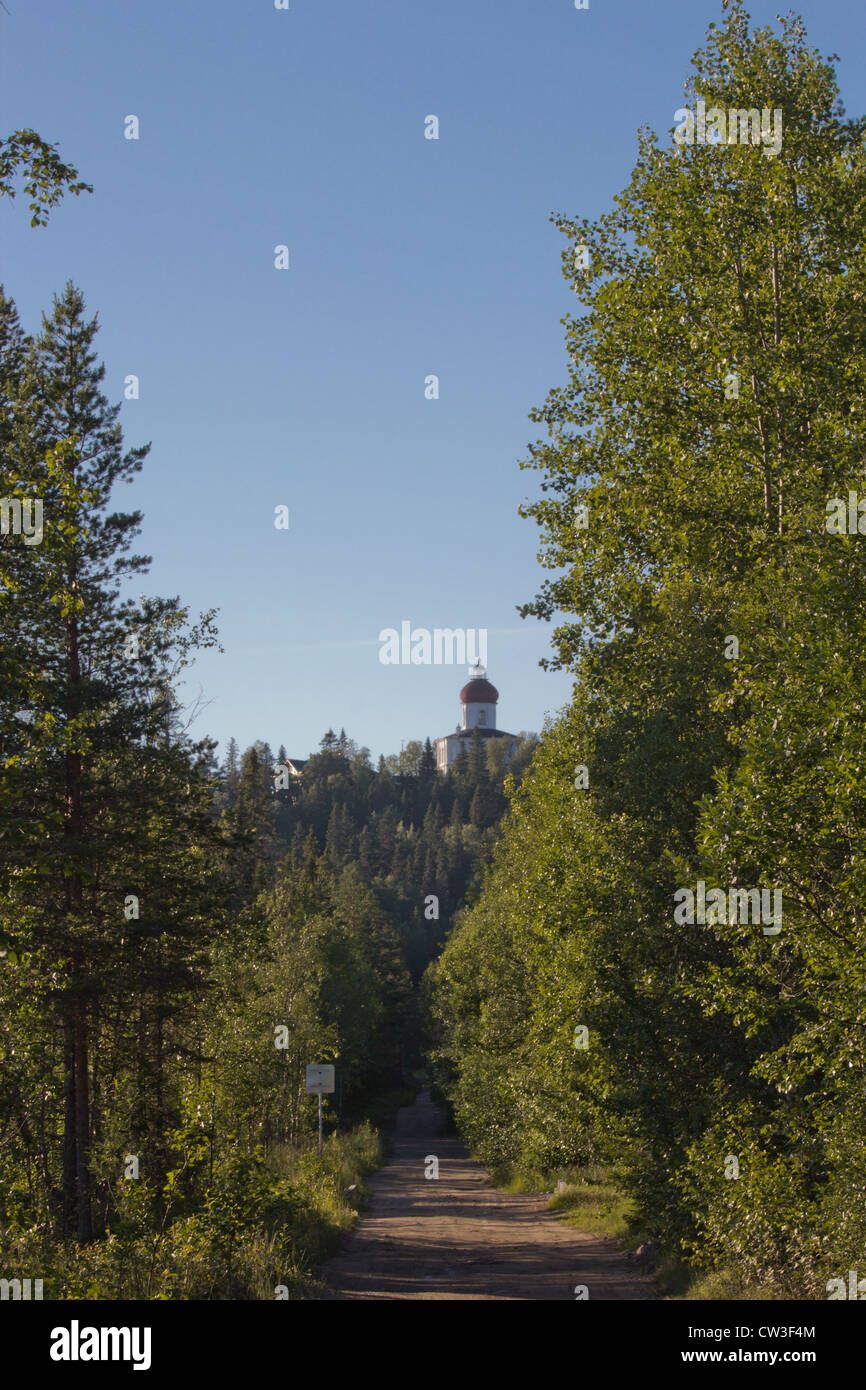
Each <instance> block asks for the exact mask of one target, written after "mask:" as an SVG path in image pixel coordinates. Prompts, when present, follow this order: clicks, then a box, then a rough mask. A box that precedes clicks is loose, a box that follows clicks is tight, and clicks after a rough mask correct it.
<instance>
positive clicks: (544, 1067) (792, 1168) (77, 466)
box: [0, 0, 866, 1299]
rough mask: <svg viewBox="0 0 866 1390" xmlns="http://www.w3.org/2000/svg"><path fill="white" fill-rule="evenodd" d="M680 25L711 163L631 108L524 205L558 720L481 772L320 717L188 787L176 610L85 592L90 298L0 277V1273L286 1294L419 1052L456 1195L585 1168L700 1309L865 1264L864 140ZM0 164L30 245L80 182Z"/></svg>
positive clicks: (54, 170)
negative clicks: (603, 158)
mask: <svg viewBox="0 0 866 1390" xmlns="http://www.w3.org/2000/svg"><path fill="white" fill-rule="evenodd" d="M723 8H724V12H725V19H724V23H723V24H722V25H721V26H719V27H712V28H711V30H710V34H709V37H708V40H707V44H706V47H705V48H704V49H703V50H701V51H700V52H699V53H698V54H697V55H696V56H695V59H694V64H693V72H692V75H691V77H690V79H689V81H688V84H687V90H686V98H685V100H686V102H687V106H688V108H689V109H694V108H695V107H696V104H697V103H698V102H703V103H704V107H705V110H706V111H707V112H711V111H716V112H719V113H720V116H719V117H716V118H715V120H716V126H717V127H718V124H719V120H720V119H721V118H724V115H725V113H726V112H729V111H730V112H733V113H739V115H740V139H739V140H737V139H736V138H735V139H734V140H730V139H729V140H728V141H727V142H725V141H724V140H722V141H721V143H720V142H719V141H713V140H711V139H706V140H703V141H701V140H700V139H698V140H697V141H695V140H694V139H693V140H692V141H691V142H689V141H681V142H676V141H675V142H674V143H673V145H669V144H666V145H664V146H662V145H661V144H660V143H659V141H658V139H657V137H656V136H655V135H654V133H653V132H652V131H649V130H644V131H642V132H641V137H640V150H639V157H638V161H637V164H636V166H635V169H634V171H633V174H632V178H631V181H630V183H629V185H628V187H627V188H626V189H625V190H624V191H623V192H622V193H621V194H620V195H619V196H618V197H617V198H616V199H615V200H614V205H613V208H612V210H611V211H609V212H608V213H606V214H604V215H603V216H601V217H600V218H599V219H597V220H596V221H592V222H591V221H588V220H586V219H573V218H570V217H567V216H565V215H557V216H556V217H555V218H554V221H555V223H556V225H557V227H558V228H559V230H560V231H561V232H562V233H563V235H564V238H565V241H566V248H565V250H564V251H563V256H562V265H563V273H564V275H565V278H566V281H567V283H568V285H569V287H570V289H572V290H573V292H574V295H575V296H576V300H577V303H578V305H579V306H580V307H579V308H578V310H577V311H576V312H575V313H574V314H572V315H571V316H570V317H569V318H568V319H567V320H565V346H566V352H567V360H568V368H567V371H568V379H567V382H566V384H565V385H563V386H558V387H555V388H554V389H553V390H552V391H551V392H550V394H549V396H548V398H547V399H546V401H545V402H544V404H543V405H542V406H541V407H540V408H539V409H538V410H537V411H536V412H535V413H534V415H533V419H534V420H535V422H536V423H538V424H539V425H540V426H542V427H544V429H545V430H546V434H545V435H544V437H543V438H541V439H540V440H539V441H538V442H537V443H536V444H534V445H533V446H531V449H530V453H529V457H528V458H527V459H526V460H525V461H524V464H523V465H522V466H524V467H525V468H527V469H528V470H530V473H537V474H538V477H539V482H538V490H537V495H536V496H535V498H534V500H530V501H529V502H528V503H527V504H526V505H525V506H524V508H523V511H524V513H525V515H526V516H527V518H530V519H533V520H534V521H535V522H536V523H537V525H538V527H539V529H540V536H541V542H540V544H541V555H540V557H539V558H540V561H541V564H542V566H543V567H544V569H545V570H546V571H548V572H550V573H551V577H549V578H547V579H545V580H544V582H543V583H542V584H541V586H540V589H539V592H538V593H537V595H536V596H535V597H534V598H530V599H527V601H526V603H525V605H524V607H523V609H522V611H523V613H524V615H525V616H530V615H531V616H535V617H537V618H541V619H544V620H551V621H555V622H556V626H555V628H554V630H553V639H552V640H553V656H552V658H551V660H550V664H551V665H552V666H553V667H554V668H561V669H565V670H568V671H569V672H571V673H573V676H574V695H573V699H572V701H571V703H570V704H569V706H568V707H567V708H566V709H565V710H563V711H562V712H561V713H560V715H559V716H558V717H557V718H556V719H555V720H553V721H551V722H550V723H549V724H548V726H547V727H546V728H545V729H544V731H543V733H542V735H541V737H540V739H539V738H537V737H536V736H535V735H532V734H523V735H521V736H520V739H519V746H518V749H517V751H516V753H515V755H514V756H513V757H512V758H511V759H510V761H508V762H506V758H505V741H502V742H498V741H497V740H495V739H489V740H487V741H486V742H482V740H481V739H480V738H479V737H478V735H477V734H476V736H475V737H474V738H473V739H472V741H471V745H470V748H469V750H468V751H464V752H463V753H461V755H460V757H459V758H458V760H457V762H456V764H455V765H454V766H453V767H452V768H451V769H449V771H448V772H447V773H445V774H443V773H441V772H438V771H437V769H436V766H435V760H434V754H433V750H432V747H431V744H430V741H429V739H427V740H426V741H423V740H418V741H413V742H411V743H410V744H408V746H406V747H405V748H404V749H403V750H402V751H401V752H400V753H395V754H392V755H391V756H389V757H381V758H380V759H379V760H378V764H377V765H376V766H374V765H373V762H372V761H371V758H370V754H369V751H368V750H367V749H366V748H363V747H359V746H358V745H357V744H356V743H355V742H353V740H352V739H351V738H350V737H348V736H347V735H346V733H345V731H343V730H341V732H340V733H339V734H336V733H335V732H334V731H333V730H328V731H327V732H326V733H325V734H324V736H323V738H322V740H321V743H320V746H319V749H318V751H316V752H315V753H312V754H311V755H310V756H309V757H306V756H305V757H304V759H303V762H302V764H301V765H300V770H299V772H296V771H294V770H293V769H294V768H295V767H296V766H298V765H297V764H296V763H295V762H294V759H295V755H298V756H300V753H301V750H300V749H298V748H297V747H296V746H294V745H293V743H292V738H293V731H292V730H291V729H286V730H285V733H284V737H285V739H286V743H287V747H288V755H287V747H286V746H283V747H280V748H279V750H278V751H277V752H276V753H274V752H272V750H271V748H270V747H269V746H268V745H267V744H266V743H264V742H257V743H254V744H253V745H252V746H250V747H248V748H247V749H246V751H244V752H243V753H241V752H240V750H239V748H238V746H237V745H236V743H235V742H234V741H232V743H231V744H230V745H229V747H228V749H227V750H226V752H225V755H224V757H223V758H222V760H221V761H220V760H219V759H218V757H217V748H216V745H215V743H214V742H213V741H212V740H211V739H209V738H208V737H206V736H202V735H201V734H200V733H196V732H194V731H195V730H197V729H198V728H199V726H200V725H201V724H202V720H203V715H202V711H201V710H200V709H199V708H198V707H197V706H196V705H195V703H193V704H189V703H188V702H187V698H186V696H185V693H184V692H185V689H186V681H185V673H186V672H188V670H189V668H190V667H191V666H192V664H193V663H194V661H195V658H196V654H197V652H199V651H201V650H204V649H207V648H209V647H213V646H215V645H218V642H219V637H218V632H217V624H216V615H215V614H214V613H213V612H208V613H204V614H201V615H199V616H198V617H193V616H192V615H191V614H190V612H189V611H188V609H187V608H185V607H184V605H183V603H182V602H181V600H180V598H179V597H167V598H163V597H153V596H151V597H144V596H142V597H138V598H134V597H132V596H131V595H132V593H133V592H134V591H137V590H138V588H139V587H140V584H141V582H142V580H143V578H144V576H145V575H146V573H147V570H148V564H149V561H148V558H147V557H146V556H142V555H139V554H137V553H135V551H134V542H135V538H136V535H137V533H138V530H139V526H140V522H141V514H140V513H138V512H136V511H118V510H116V509H115V508H116V492H117V489H118V486H119V485H121V484H125V483H132V482H134V480H135V477H136V474H137V473H138V472H139V471H140V470H141V469H142V467H143V466H144V464H145V461H146V458H147V454H148V449H149V446H135V447H132V448H127V447H126V445H125V443H124V440H123V436H122V432H121V428H120V425H119V409H120V408H119V406H117V405H112V404H110V403H109V401H108V399H107V397H106V396H105V394H104V392H103V379H104V375H105V372H104V368H103V367H102V366H101V365H100V363H99V361H98V357H97V352H96V346H95V343H96V337H97V331H98V330H97V320H96V318H95V317H92V316H90V315H89V313H88V311H87V309H86V306H85V304H84V301H83V297H82V295H81V293H80V292H79V290H78V289H77V288H76V287H75V285H73V284H71V283H70V284H67V285H66V287H65V288H64V289H62V290H60V292H59V293H58V294H57V296H56V298H55V300H54V303H53V305H52V306H51V308H50V309H49V310H47V311H46V313H45V315H44V317H43V321H42V325H41V328H40V329H39V331H38V332H36V333H35V334H33V335H31V334H28V333H26V332H25V331H24V329H23V328H22V326H21V324H20V322H19V318H18V314H17V311H16V307H15V303H14V301H13V299H12V298H11V297H9V296H7V295H6V294H5V292H3V293H0V494H2V497H3V499H5V500H4V508H5V511H4V524H3V533H2V536H0V767H2V779H0V1263H2V1268H3V1271H4V1273H5V1275H6V1276H7V1277H8V1278H13V1277H19V1278H22V1279H23V1278H32V1277H38V1278H42V1279H43V1281H44V1285H45V1297H51V1298H61V1299H67V1298H75V1297H89V1298H110V1297H126V1298H148V1299H152V1298H167V1299H205V1298H210V1299H272V1298H274V1297H287V1298H297V1297H308V1296H310V1295H311V1293H312V1295H313V1296H315V1282H314V1281H315V1270H316V1266H317V1264H318V1262H319V1261H320V1260H321V1259H322V1257H323V1256H324V1255H325V1254H326V1253H327V1251H328V1250H329V1249H330V1248H332V1245H333V1242H334V1238H335V1236H336V1235H337V1234H338V1233H339V1232H340V1231H342V1230H345V1229H347V1228H348V1227H349V1226H350V1225H351V1223H352V1221H353V1220H354V1218H355V1211H356V1208H357V1205H358V1196H357V1192H358V1190H359V1189H358V1185H359V1184H360V1183H361V1181H362V1178H363V1175H364V1174H365V1173H366V1172H367V1171H368V1170H369V1169H371V1168H372V1167H374V1166H375V1165H376V1164H377V1163H379V1162H380V1161H381V1159H382V1156H383V1147H382V1131H383V1127H384V1125H385V1124H386V1122H387V1120H388V1119H389V1117H390V1116H391V1115H392V1114H393V1112H394V1110H395V1109H396V1107H397V1106H398V1105H399V1104H401V1103H403V1102H404V1101H405V1100H406V1099H408V1098H411V1096H412V1094H413V1091H414V1089H415V1086H416V1083H417V1078H418V1076H419V1074H420V1073H421V1071H422V1069H423V1068H425V1067H428V1068H429V1069H430V1071H431V1072H432V1075H433V1078H434V1081H435V1086H436V1091H437V1094H438V1095H439V1096H440V1097H441V1098H443V1099H444V1100H445V1101H446V1102H447V1103H448V1105H449V1106H450V1107H451V1110H452V1113H453V1117H454V1120H455V1122H456V1125H457V1127H458V1128H459V1130H460V1132H461V1134H462V1135H463V1137H464V1138H465V1140H466V1142H467V1143H468V1144H469V1145H470V1147H471V1149H472V1151H473V1152H474V1153H475V1154H476V1155H478V1156H479V1157H480V1158H481V1159H482V1160H483V1162H484V1163H485V1164H486V1165H487V1166H488V1167H489V1168H490V1169H491V1170H492V1172H493V1173H494V1174H495V1175H496V1176H497V1177H499V1178H502V1179H504V1178H506V1177H509V1178H515V1177H520V1176H521V1175H523V1178H524V1179H526V1180H529V1178H530V1177H532V1178H534V1180H536V1182H537V1185H538V1186H540V1187H546V1186H547V1185H548V1184H552V1182H553V1180H554V1179H555V1178H556V1177H558V1176H559V1175H561V1174H562V1173H568V1174H571V1175H573V1174H575V1173H579V1172H580V1171H582V1170H585V1171H587V1172H588V1171H595V1170H597V1169H599V1168H600V1169H602V1170H603V1171H604V1172H605V1173H608V1174H611V1175H612V1177H613V1180H614V1181H615V1182H616V1184H617V1185H618V1188H619V1189H620V1190H621V1191H622V1193H623V1194H625V1196H626V1197H627V1199H628V1201H629V1203H630V1204H631V1205H630V1210H631V1213H632V1218H631V1219H632V1221H633V1224H634V1229H635V1230H636V1231H640V1232H641V1234H642V1235H643V1236H645V1237H646V1238H648V1239H652V1240H653V1241H655V1242H657V1243H658V1245H659V1247H660V1248H661V1250H662V1251H663V1252H664V1253H665V1257H666V1258H667V1259H668V1260H669V1261H670V1262H671V1264H672V1265H673V1264H676V1265H677V1266H678V1267H679V1266H683V1267H686V1268H688V1269H689V1270H690V1271H691V1272H692V1273H694V1272H695V1271H698V1272H702V1271H703V1272H706V1271H710V1272H711V1273H712V1275H713V1276H714V1277H715V1278H716V1281H717V1282H716V1284H715V1285H714V1289H715V1292H716V1294H717V1295H718V1296H727V1297H739V1296H742V1295H743V1293H744V1291H745V1292H747V1293H748V1294H749V1295H750V1296H763V1297H793V1298H804V1299H809V1298H824V1297H826V1290H827V1288H828V1281H829V1280H832V1279H834V1278H838V1277H839V1276H843V1277H844V1275H845V1273H846V1271H847V1270H848V1269H849V1267H852V1268H853V1267H856V1266H857V1264H858V1261H860V1263H861V1264H862V1260H863V1252H864V1248H866V1195H864V1194H866V1181H864V1180H866V1161H864V1152H863V1133H864V1126H866V1041H864V1039H866V1030H864V1023H866V1003H864V1000H866V964H864V961H866V914H864V902H866V855H864V849H866V845H864V835H866V781H864V778H866V722H864V690H866V666H864V654H863V653H864V651H866V602H864V594H866V558H864V552H863V548H862V546H863V542H862V539H861V538H862V535H863V534H864V532H866V516H864V512H866V500H863V501H861V496H862V497H863V498H864V499H866V338H864V326H863V325H864V317H863V302H864V296H866V240H864V228H866V151H864V135H866V120H863V119H857V120H849V119H847V118H846V117H845V114H844V112H843V110H842V108H841V105H840V102H839V96H838V88H837V83H836V77H835V71H834V67H833V61H832V60H831V59H828V58H825V57H822V56H821V55H820V54H818V53H817V52H816V51H815V50H814V49H812V48H811V47H810V46H809V44H808V42H807V38H806V34H805V31H804V29H803V25H802V23H801V21H800V20H798V19H796V18H789V19H787V20H784V21H781V28H780V30H779V31H778V32H776V31H773V30H770V29H768V30H756V31H752V30H750V28H749V24H748V18H747V16H746V14H745V13H744V11H743V9H742V6H741V4H740V3H738V0H730V3H725V4H724V6H723ZM756 104H757V106H759V107H760V108H761V109H762V110H764V109H766V111H767V112H773V111H776V110H779V111H783V112H784V129H783V137H782V143H781V146H780V148H779V149H778V151H774V150H773V149H772V148H770V147H769V145H768V144H767V143H766V142H765V147H764V148H763V149H762V148H756V146H757V145H758V144H759V140H755V139H752V140H751V141H750V140H749V138H746V139H743V138H742V132H743V130H744V129H745V130H746V131H747V132H748V123H747V122H746V123H744V122H743V120H742V117H743V115H744V114H745V115H747V114H748V110H749V109H750V108H753V107H755V106H756ZM678 114H679V113H678ZM753 135H754V132H753ZM20 173H23V174H24V176H25V178H26V179H28V182H27V183H25V188H26V189H27V190H28V191H29V192H30V193H31V195H32V196H33V197H34V203H33V204H31V207H32V208H33V209H34V221H35V222H36V223H37V224H38V223H39V222H40V221H41V220H44V219H45V218H46V217H47V216H48V213H49V211H50V209H51V208H52V207H53V206H54V203H55V202H56V201H57V199H58V198H59V197H61V196H62V195H63V193H64V191H65V192H73V193H79V192H81V191H85V190H86V188H87V186H86V185H84V184H83V183H81V182H79V181H77V177H78V176H77V171H76V170H75V169H72V168H70V167H69V166H66V165H63V164H61V163H60V162H59V159H58V158H57V156H56V153H55V152H54V151H53V150H52V149H51V148H50V147H47V146H45V145H44V142H41V141H40V140H39V137H37V136H36V135H35V133H34V132H27V131H25V132H16V134H15V135H14V136H13V137H12V138H11V139H10V140H8V141H6V142H2V148H0V193H2V194H7V195H8V194H11V193H12V191H13V190H12V180H13V177H14V176H15V175H16V174H20ZM33 498H39V499H40V501H41V505H42V516H43V521H42V522H40V526H41V528H42V529H41V533H40V537H39V541H38V543H28V540H29V541H31V542H32V541H34V540H35V534H31V535H30V536H29V537H28V535H27V531H26V527H23V526H22V525H18V526H13V525H11V524H10V518H11V519H13V520H14V519H15V518H16V517H18V518H24V517H25V516H26V509H27V507H28V506H29V500H32V499H33ZM16 508H17V511H16ZM861 636H862V637H864V642H863V643H862V644H861V642H860V638H861ZM861 646H862V648H863V650H861ZM290 757H291V759H292V761H290ZM311 1062H334V1064H335V1066H336V1073H337V1088H336V1091H335V1093H334V1095H333V1096H332V1097H330V1098H329V1099H328V1102H327V1105H326V1133H327V1137H326V1142H325V1145H324V1148H323V1151H322V1152H321V1154H320V1153H319V1152H318V1151H317V1144H316V1102H315V1100H314V1098H313V1097H312V1096H310V1095H308V1094H306V1091H305V1084H304V1078H305V1067H306V1065H307V1064H308V1063H311ZM353 1192H354V1193H355V1194H356V1195H355V1196H352V1195H351V1194H352V1193H353Z"/></svg>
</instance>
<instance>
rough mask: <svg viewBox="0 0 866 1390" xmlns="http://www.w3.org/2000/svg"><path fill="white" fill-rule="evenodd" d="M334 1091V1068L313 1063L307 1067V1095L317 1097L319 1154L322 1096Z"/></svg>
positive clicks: (327, 1064) (330, 1065)
mask: <svg viewBox="0 0 866 1390" xmlns="http://www.w3.org/2000/svg"><path fill="white" fill-rule="evenodd" d="M333 1091H334V1068H333V1065H332V1064H331V1063H329V1062H314V1063H312V1064H311V1065H310V1066H308V1067H307V1093H308V1094H309V1095H316V1096H318V1097H319V1153H321V1152H322V1096H323V1095H328V1096H329V1095H332V1094H333Z"/></svg>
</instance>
